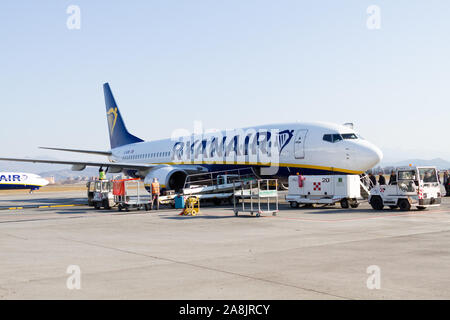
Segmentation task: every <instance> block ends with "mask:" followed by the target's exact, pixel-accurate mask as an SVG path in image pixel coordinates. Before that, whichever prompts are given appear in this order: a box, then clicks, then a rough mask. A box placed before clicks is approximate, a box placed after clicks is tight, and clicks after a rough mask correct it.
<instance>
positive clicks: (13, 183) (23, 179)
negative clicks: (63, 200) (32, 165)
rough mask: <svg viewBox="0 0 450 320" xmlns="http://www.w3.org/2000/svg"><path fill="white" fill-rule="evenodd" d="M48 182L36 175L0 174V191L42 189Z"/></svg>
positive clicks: (19, 173)
mask: <svg viewBox="0 0 450 320" xmlns="http://www.w3.org/2000/svg"><path fill="white" fill-rule="evenodd" d="M47 184H48V181H47V180H46V179H44V178H42V177H40V176H38V175H37V174H34V173H25V172H0V190H13V189H30V193H31V192H33V191H34V190H39V188H41V187H44V186H46V185H47Z"/></svg>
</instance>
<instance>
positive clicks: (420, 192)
mask: <svg viewBox="0 0 450 320" xmlns="http://www.w3.org/2000/svg"><path fill="white" fill-rule="evenodd" d="M395 173H396V176H397V181H396V183H395V184H391V185H376V186H374V187H373V188H372V189H371V190H370V195H369V203H370V205H371V206H372V208H373V209H374V210H382V209H383V208H384V207H385V206H388V207H389V208H391V209H393V210H394V209H397V208H399V209H400V210H402V211H409V210H411V207H412V206H416V207H417V209H419V210H424V209H426V208H428V207H435V206H439V205H440V204H441V197H442V194H441V189H440V185H439V179H438V176H437V170H436V167H413V166H410V167H401V168H397V169H396V170H395Z"/></svg>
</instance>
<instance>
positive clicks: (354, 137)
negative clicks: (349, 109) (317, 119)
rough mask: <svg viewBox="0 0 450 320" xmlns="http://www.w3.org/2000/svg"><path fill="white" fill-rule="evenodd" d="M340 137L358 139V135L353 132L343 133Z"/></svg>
mask: <svg viewBox="0 0 450 320" xmlns="http://www.w3.org/2000/svg"><path fill="white" fill-rule="evenodd" d="M342 138H344V139H358V136H357V135H356V134H354V133H343V134H342Z"/></svg>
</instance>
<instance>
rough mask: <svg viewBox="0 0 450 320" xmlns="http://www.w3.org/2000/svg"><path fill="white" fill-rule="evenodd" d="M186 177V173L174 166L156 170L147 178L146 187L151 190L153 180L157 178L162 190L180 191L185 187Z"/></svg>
mask: <svg viewBox="0 0 450 320" xmlns="http://www.w3.org/2000/svg"><path fill="white" fill-rule="evenodd" d="M186 176H187V173H186V171H184V170H181V169H178V168H174V167H172V166H165V167H159V168H154V169H152V170H150V172H149V173H148V174H147V175H146V176H145V179H144V185H145V187H146V189H147V190H149V188H151V184H152V182H153V178H157V179H158V182H159V185H160V188H161V189H166V190H175V191H179V190H181V189H182V188H183V187H184V183H185V181H186Z"/></svg>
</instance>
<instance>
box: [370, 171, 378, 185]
mask: <svg viewBox="0 0 450 320" xmlns="http://www.w3.org/2000/svg"><path fill="white" fill-rule="evenodd" d="M369 180H370V182H371V186H370V188H369V189H372V188H373V187H375V186H376V185H377V178H375V176H374V175H373V174H372V172H369Z"/></svg>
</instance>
